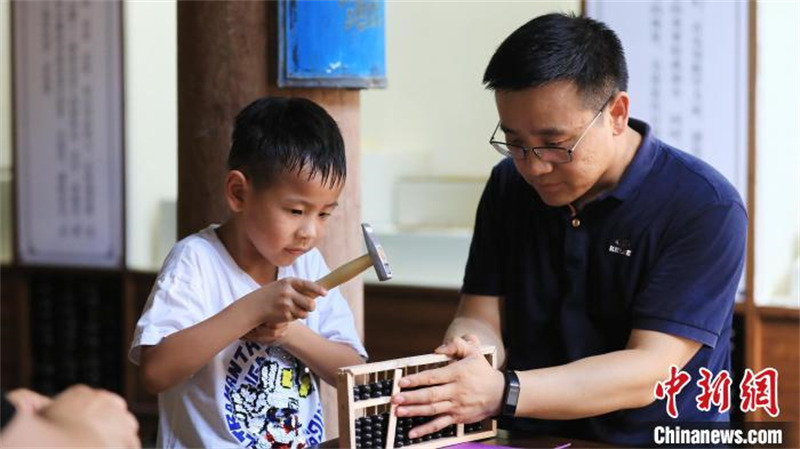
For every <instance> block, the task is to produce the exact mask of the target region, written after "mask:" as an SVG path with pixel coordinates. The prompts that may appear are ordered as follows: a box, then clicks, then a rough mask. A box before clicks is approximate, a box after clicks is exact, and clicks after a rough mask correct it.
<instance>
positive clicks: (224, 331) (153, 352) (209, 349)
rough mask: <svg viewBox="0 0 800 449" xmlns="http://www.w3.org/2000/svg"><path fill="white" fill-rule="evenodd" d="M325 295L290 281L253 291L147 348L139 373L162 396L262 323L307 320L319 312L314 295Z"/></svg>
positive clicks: (313, 287)
mask: <svg viewBox="0 0 800 449" xmlns="http://www.w3.org/2000/svg"><path fill="white" fill-rule="evenodd" d="M300 291H302V292H303V293H300ZM324 294H327V291H325V289H323V288H322V287H320V286H318V285H316V284H314V283H312V282H310V281H305V280H301V279H294V278H285V279H282V280H280V281H277V282H273V283H271V284H269V285H267V286H265V287H263V288H260V289H258V290H255V291H253V292H252V293H250V294H248V295H246V296H244V297H242V298H241V299H239V300H237V301H236V302H234V303H233V304H231V305H230V306H228V307H226V308H225V309H223V310H222V311H221V312H219V313H217V314H216V315H214V316H212V317H210V318H208V319H206V320H204V321H201V322H200V323H197V324H195V325H194V326H191V327H189V328H186V329H183V330H181V331H178V332H175V333H174V334H171V335H169V336H168V337H166V338H165V339H164V340H162V341H161V342H160V343H159V344H158V345H156V346H143V347H142V348H141V365H140V368H139V370H140V374H141V377H142V383H143V384H144V387H145V389H146V390H147V391H148V392H150V393H153V394H157V393H160V392H162V391H164V390H167V389H169V388H172V387H173V386H175V385H177V384H178V383H180V382H182V381H184V380H186V379H188V378H189V377H191V376H192V375H193V374H194V373H196V372H197V371H198V370H200V369H201V368H202V367H203V366H205V365H206V363H208V361H209V360H211V359H212V358H213V357H214V356H215V355H217V354H218V353H219V352H220V351H222V350H223V349H224V348H225V347H227V346H228V345H230V344H231V343H232V342H234V341H236V340H237V339H238V338H240V337H241V336H242V335H244V334H246V333H247V332H249V331H250V330H251V329H253V328H254V327H256V326H258V325H259V324H261V323H264V322H267V323H280V322H286V321H292V320H295V319H297V318H305V317H306V316H308V312H310V311H312V310H314V307H315V304H314V302H315V301H314V300H313V296H314V295H324ZM306 295H310V296H306Z"/></svg>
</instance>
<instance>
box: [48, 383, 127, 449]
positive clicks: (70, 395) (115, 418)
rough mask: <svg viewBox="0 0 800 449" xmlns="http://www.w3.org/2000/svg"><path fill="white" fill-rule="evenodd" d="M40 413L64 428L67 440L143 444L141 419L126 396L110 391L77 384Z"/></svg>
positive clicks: (101, 444) (97, 444)
mask: <svg viewBox="0 0 800 449" xmlns="http://www.w3.org/2000/svg"><path fill="white" fill-rule="evenodd" d="M39 414H40V416H41V417H42V418H43V419H45V420H46V421H47V422H49V423H50V424H51V425H52V426H55V427H56V428H57V429H58V430H59V431H61V432H63V434H64V436H65V438H66V439H65V442H67V441H75V442H80V443H81V444H83V445H85V446H92V447H126V448H139V447H141V442H140V441H139V436H138V434H137V432H138V430H139V423H138V422H137V421H136V418H134V417H133V415H132V414H131V413H130V412H129V411H128V406H127V404H126V403H125V400H124V399H122V398H121V397H119V396H118V395H116V394H114V393H111V392H109V391H105V390H95V389H92V388H89V387H87V386H85V385H77V386H73V387H70V388H68V389H67V390H65V391H64V392H63V393H61V394H59V395H58V396H56V397H55V398H54V399H53V402H52V403H51V404H50V405H49V406H47V407H45V408H44V409H42V410H41V411H40V413H39ZM48 445H50V444H43V446H48Z"/></svg>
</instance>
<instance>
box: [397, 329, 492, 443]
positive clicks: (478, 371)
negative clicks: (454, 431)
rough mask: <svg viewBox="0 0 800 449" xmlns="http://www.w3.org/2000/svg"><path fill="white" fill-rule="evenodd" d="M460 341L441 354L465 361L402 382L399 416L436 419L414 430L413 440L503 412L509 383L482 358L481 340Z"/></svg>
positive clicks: (410, 436) (447, 345) (460, 339)
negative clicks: (416, 388)
mask: <svg viewBox="0 0 800 449" xmlns="http://www.w3.org/2000/svg"><path fill="white" fill-rule="evenodd" d="M465 337H467V338H468V339H467V338H461V337H457V338H454V339H453V340H451V341H450V342H449V343H447V344H445V345H442V346H440V347H439V348H437V350H436V351H437V352H439V353H441V354H448V355H452V356H454V357H458V358H461V360H459V361H457V362H453V363H451V364H450V365H448V366H446V367H443V368H437V369H433V370H429V371H424V372H422V373H419V374H414V375H411V376H406V377H404V378H402V379H400V381H399V382H400V388H402V389H410V388H415V387H427V388H420V389H419V390H414V391H401V392H400V393H399V394H397V395H396V396H394V397H393V398H392V402H393V403H395V404H397V405H398V407H397V412H396V413H397V416H399V417H404V416H436V415H438V416H437V417H436V418H435V419H433V420H431V421H430V422H428V423H425V424H423V425H421V426H419V427H415V428H413V429H411V431H410V432H409V435H408V436H409V438H419V437H421V436H423V435H427V434H429V433H433V432H437V431H439V430H441V429H444V428H445V427H447V426H450V425H452V424H457V423H473V422H477V421H481V420H483V419H485V418H486V417H489V416H494V415H497V414H498V413H499V411H500V407H501V404H500V402H501V401H502V396H503V388H504V386H505V379H504V377H503V374H502V373H501V372H500V371H497V370H496V369H494V368H492V366H491V365H490V364H489V362H488V361H487V360H486V358H485V357H484V356H483V354H481V351H480V342H479V341H478V339H477V337H474V336H465Z"/></svg>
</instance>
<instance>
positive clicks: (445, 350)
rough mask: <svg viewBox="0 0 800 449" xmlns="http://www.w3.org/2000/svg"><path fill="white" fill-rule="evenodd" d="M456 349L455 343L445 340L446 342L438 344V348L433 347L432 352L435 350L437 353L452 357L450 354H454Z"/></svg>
mask: <svg viewBox="0 0 800 449" xmlns="http://www.w3.org/2000/svg"><path fill="white" fill-rule="evenodd" d="M456 350H457V347H456V345H454V344H453V342H451V341H450V342H447V343H442V345H441V346H439V347H438V348H436V349H434V351H433V352H435V353H437V354H444V355H449V356H451V357H452V356H455V354H456Z"/></svg>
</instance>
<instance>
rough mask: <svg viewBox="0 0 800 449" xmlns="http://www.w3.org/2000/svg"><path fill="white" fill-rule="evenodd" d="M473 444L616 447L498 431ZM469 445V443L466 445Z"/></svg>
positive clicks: (331, 445)
mask: <svg viewBox="0 0 800 449" xmlns="http://www.w3.org/2000/svg"><path fill="white" fill-rule="evenodd" d="M473 443H478V444H485V445H488V446H510V447H526V448H527V447H535V448H546V449H553V448H556V447H559V446H563V445H565V444H567V443H569V444H570V446H569V449H575V448H608V447H615V446H611V445H609V444H605V443H599V442H595V441H584V440H576V439H574V438H564V437H554V436H548V435H530V434H521V433H518V432H515V433H514V434H513V435H512V434H511V433H510V432H507V431H504V430H498V431H497V436H496V437H495V438H490V439H488V440H481V441H473ZM464 444H469V443H464ZM319 447H322V448H338V447H342V446H339V440H338V439H335V440H328V441H326V442H324V443H322V444H321V445H320V446H319Z"/></svg>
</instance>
